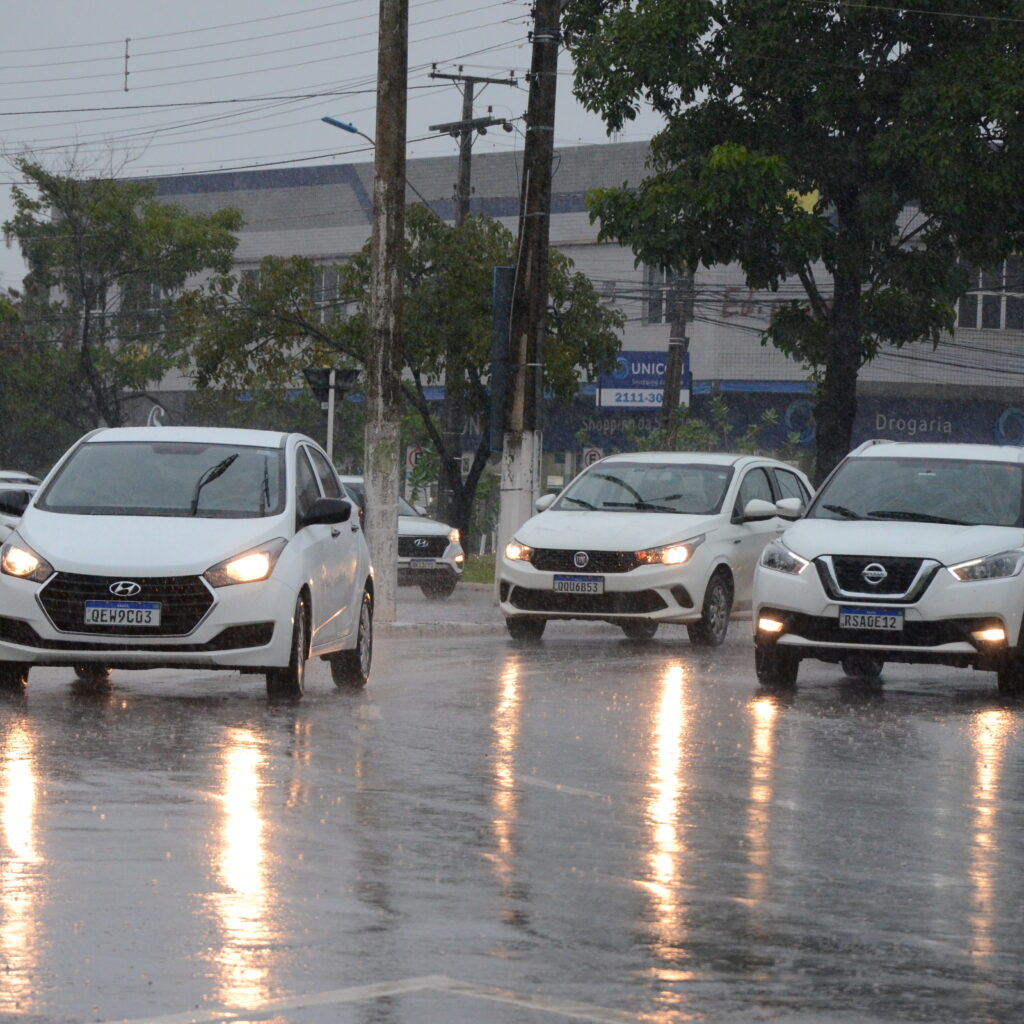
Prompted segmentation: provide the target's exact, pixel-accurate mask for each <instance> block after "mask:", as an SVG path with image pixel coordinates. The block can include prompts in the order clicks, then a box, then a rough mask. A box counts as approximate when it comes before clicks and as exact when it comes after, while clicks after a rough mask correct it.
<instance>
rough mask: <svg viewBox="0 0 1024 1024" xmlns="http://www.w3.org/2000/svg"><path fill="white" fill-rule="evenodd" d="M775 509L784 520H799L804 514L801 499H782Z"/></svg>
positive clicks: (776, 503)
mask: <svg viewBox="0 0 1024 1024" xmlns="http://www.w3.org/2000/svg"><path fill="white" fill-rule="evenodd" d="M775 508H776V509H777V510H778V511H777V514H778V515H779V516H780V518H782V519H799V518H800V517H801V516H802V515H803V514H804V503H803V502H802V501H801V500H800V499H799V498H780V499H779V500H778V501H777V502H775Z"/></svg>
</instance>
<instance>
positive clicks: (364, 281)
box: [180, 206, 622, 533]
mask: <svg viewBox="0 0 1024 1024" xmlns="http://www.w3.org/2000/svg"><path fill="white" fill-rule="evenodd" d="M514 244H515V243H514V239H513V237H512V235H511V233H510V232H509V231H508V230H507V229H506V228H504V227H503V226H502V225H501V224H500V223H498V222H497V221H495V220H493V219H491V218H488V217H485V216H473V217H468V218H467V219H466V220H465V221H464V222H463V223H462V224H461V225H458V226H456V227H452V226H449V225H446V224H445V223H444V221H442V220H441V219H440V218H439V217H438V216H437V215H436V214H434V213H432V212H431V211H430V210H429V209H427V208H426V207H424V206H413V207H410V209H409V210H408V211H407V213H406V246H407V249H406V254H405V262H404V273H405V296H404V299H403V303H404V305H403V314H402V319H403V338H402V344H403V351H402V356H403V360H404V364H405V366H404V370H405V372H404V374H403V381H402V391H403V395H404V398H405V401H406V402H407V403H408V405H409V407H411V408H412V409H414V410H415V411H416V412H417V414H418V415H419V418H420V422H421V424H422V428H423V430H424V431H425V434H426V437H427V438H428V439H429V443H430V445H431V446H432V447H433V449H434V451H435V452H436V453H437V455H438V457H439V459H440V460H452V459H454V458H459V457H461V456H462V452H461V450H459V451H450V450H448V448H447V447H446V444H445V438H444V434H443V431H442V428H441V424H440V422H439V419H438V415H437V411H436V408H435V405H434V403H432V402H431V401H430V400H429V399H428V397H427V394H428V391H427V389H428V388H429V387H431V386H432V385H435V384H437V383H440V382H441V381H442V380H443V379H444V371H445V353H446V350H447V346H448V344H449V341H450V339H451V336H452V334H453V333H454V334H456V335H457V338H456V340H457V343H458V345H459V347H460V348H461V351H462V352H463V353H464V357H465V366H466V377H465V380H463V381H462V382H459V381H454V382H450V386H452V387H455V388H458V391H459V397H460V399H461V400H462V402H463V403H464V408H465V412H466V416H467V419H469V420H472V421H474V422H475V425H477V426H478V427H479V437H480V440H479V442H478V444H477V447H476V451H475V452H474V455H473V460H472V465H471V466H470V467H469V471H468V473H467V474H466V476H465V479H458V480H456V481H455V484H456V493H455V499H456V500H455V514H454V515H453V516H452V520H453V524H452V525H454V526H458V527H459V529H460V530H462V531H463V532H464V533H465V532H468V530H469V528H470V521H471V509H472V504H473V496H474V494H475V493H476V489H477V486H478V484H479V481H480V478H481V475H482V473H483V471H484V468H485V466H486V464H487V461H488V455H489V452H488V436H489V429H490V421H491V420H490V418H491V403H490V390H489V388H490V364H489V353H490V344H491V307H492V297H491V290H492V277H493V268H494V267H495V266H498V265H509V264H511V263H513V262H514V260H513V255H514ZM337 271H338V274H339V281H340V290H341V295H342V297H343V298H342V299H341V300H339V304H338V306H336V307H333V308H332V307H331V306H330V305H326V306H325V305H324V304H323V303H318V302H317V301H316V300H315V297H314V294H313V289H312V281H313V277H314V272H315V267H314V264H313V263H312V262H311V261H310V260H308V259H304V258H300V257H293V258H290V259H280V258H274V257H268V258H267V259H264V260H263V262H262V263H261V265H260V269H259V272H258V274H255V275H242V276H241V277H239V276H238V275H234V274H226V275H218V276H216V277H214V278H213V279H212V280H210V281H209V282H208V286H207V288H206V290H205V292H204V293H203V294H201V295H191V296H188V297H186V298H185V300H184V301H183V302H182V303H181V304H180V316H181V321H180V323H181V330H182V332H183V333H187V334H189V335H190V336H191V337H192V339H193V343H192V346H191V349H190V353H189V354H190V358H191V368H192V372H193V374H194V378H195V381H196V384H197V386H198V387H199V388H201V389H203V388H211V387H219V388H232V389H243V390H253V391H255V390H258V389H261V388H267V387H272V388H274V387H277V388H279V387H282V386H287V385H288V384H289V383H290V382H294V381H295V380H297V379H301V378H300V372H301V368H302V367H303V366H309V365H332V366H339V367H340V366H354V367H358V366H361V365H362V364H363V361H364V358H365V353H366V345H367V338H368V336H369V331H368V300H369V294H368V291H369V276H370V251H369V245H367V246H366V247H364V248H363V249H362V251H360V252H359V253H357V254H356V255H355V256H354V257H353V258H352V259H351V260H350V261H349V262H348V263H346V264H343V265H341V266H339V267H338V268H337ZM549 291H550V301H549V316H548V321H547V335H546V338H545V374H546V377H545V381H546V385H547V388H548V389H549V390H550V391H551V392H552V393H553V394H554V395H555V396H556V397H558V398H560V399H562V400H566V401H567V400H569V399H571V397H572V396H573V395H574V394H575V393H576V390H577V387H578V381H579V372H580V371H581V370H582V371H583V372H589V373H594V372H596V371H597V370H598V368H606V367H608V366H609V365H610V364H611V361H612V360H613V358H614V355H615V353H616V352H617V351H618V348H619V338H618V333H617V332H618V328H620V327H621V325H622V319H621V315H620V314H619V313H618V312H616V311H614V310H610V309H608V308H607V307H605V306H603V305H602V304H601V302H600V300H599V297H598V296H597V294H596V292H595V290H594V288H593V287H592V285H591V284H590V282H589V281H588V280H587V278H586V277H584V276H583V275H582V274H579V273H577V272H575V271H574V270H573V266H572V261H571V260H569V259H568V258H566V257H565V256H563V255H561V254H559V253H557V252H552V254H551V280H550V289H549ZM342 304H345V305H347V304H351V308H352V309H353V310H354V311H353V312H352V313H351V315H344V316H343V315H340V310H341V305H342ZM332 313H337V314H339V315H332ZM460 448H461V446H460Z"/></svg>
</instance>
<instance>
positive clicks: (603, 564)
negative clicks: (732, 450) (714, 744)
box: [497, 452, 811, 647]
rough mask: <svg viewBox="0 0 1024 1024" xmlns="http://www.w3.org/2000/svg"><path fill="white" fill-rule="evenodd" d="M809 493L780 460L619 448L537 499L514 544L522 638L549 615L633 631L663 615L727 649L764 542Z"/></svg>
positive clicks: (637, 635) (508, 561)
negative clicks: (561, 487) (629, 451)
mask: <svg viewBox="0 0 1024 1024" xmlns="http://www.w3.org/2000/svg"><path fill="white" fill-rule="evenodd" d="M810 495H811V485H810V482H809V481H808V479H807V477H806V476H805V475H804V474H803V473H802V472H801V471H800V470H798V469H795V468H794V467H792V466H790V465H788V464H786V463H784V462H779V461H777V460H775V459H768V458H760V457H757V456H750V455H710V454H705V453H700V452H641V453H636V454H631V455H611V456H609V457H608V458H605V459H602V460H600V461H599V462H596V463H594V465H592V466H590V467H589V468H588V469H586V470H584V472H583V473H581V474H580V475H579V476H578V477H576V478H575V479H574V480H573V481H572V482H571V483H570V484H569V485H568V486H567V487H566V488H565V489H564V490H563V491H562V492H561V493H560V494H558V495H557V496H554V495H545V496H544V497H542V498H540V499H539V500H538V502H537V507H538V509H539V514H538V515H536V516H534V517H533V518H532V519H529V520H527V522H526V523H524V524H523V525H522V526H521V527H520V528H519V529H518V530H517V531H516V533H515V537H514V538H513V539H512V541H511V542H510V543H509V544H507V545H506V546H505V549H504V551H503V552H502V554H501V558H500V560H499V563H498V572H497V588H498V600H499V604H500V607H501V612H502V614H503V615H504V616H505V625H506V626H507V628H508V631H509V633H510V635H511V636H512V637H513V639H516V640H537V639H539V638H540V636H541V635H542V634H543V632H544V628H545V626H546V624H547V622H548V621H549V620H551V619H600V620H604V621H606V622H611V623H613V624H615V625H618V626H620V627H621V628H622V631H623V632H624V633H625V634H626V636H627V637H629V638H631V639H637V640H642V639H650V638H651V637H653V636H654V634H655V632H656V631H657V629H658V625H659V624H660V623H662V622H677V623H685V624H686V626H687V630H688V632H689V636H690V641H691V642H692V643H694V644H699V645H704V646H712V647H714V646H718V645H719V644H721V643H722V641H723V640H724V639H725V636H726V631H727V630H728V627H729V616H730V614H731V613H732V611H733V610H741V609H743V608H745V607H746V608H749V606H750V592H751V580H752V577H753V573H754V566H755V565H756V564H757V560H758V558H759V557H760V555H761V551H762V549H763V548H764V546H765V544H766V543H767V542H768V541H769V540H771V539H773V538H775V537H776V536H778V534H780V533H781V532H782V530H783V528H784V527H785V526H786V525H787V521H788V520H791V519H794V518H796V517H797V516H799V515H800V513H801V511H802V510H803V509H804V508H805V507H806V505H807V503H808V501H809V500H810Z"/></svg>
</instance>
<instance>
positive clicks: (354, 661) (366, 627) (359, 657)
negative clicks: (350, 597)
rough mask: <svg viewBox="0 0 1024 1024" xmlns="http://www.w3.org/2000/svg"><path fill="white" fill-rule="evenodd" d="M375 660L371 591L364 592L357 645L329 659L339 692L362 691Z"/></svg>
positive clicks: (332, 676) (360, 607)
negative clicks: (343, 690) (371, 664)
mask: <svg viewBox="0 0 1024 1024" xmlns="http://www.w3.org/2000/svg"><path fill="white" fill-rule="evenodd" d="M372 660H373V598H372V597H371V596H370V593H369V591H364V592H363V600H362V603H361V605H360V606H359V629H358V632H357V634H356V645H355V647H354V648H353V649H352V650H351V651H338V653H337V654H332V655H331V657H330V658H329V659H328V664H329V665H330V666H331V678H332V679H333V680H334V685H335V686H336V687H338V689H339V690H342V689H345V690H351V689H360V688H361V687H363V686H365V685H366V681H367V680H368V679H369V678H370V662H371V661H372Z"/></svg>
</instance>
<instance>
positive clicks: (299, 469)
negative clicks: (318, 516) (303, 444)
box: [295, 448, 320, 516]
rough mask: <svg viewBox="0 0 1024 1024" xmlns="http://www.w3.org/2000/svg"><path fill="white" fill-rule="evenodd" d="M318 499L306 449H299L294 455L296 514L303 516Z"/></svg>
mask: <svg viewBox="0 0 1024 1024" xmlns="http://www.w3.org/2000/svg"><path fill="white" fill-rule="evenodd" d="M319 497H320V486H319V485H318V484H317V482H316V476H315V474H314V473H313V467H312V466H311V465H310V464H309V459H308V458H307V456H306V449H305V448H300V449H299V450H298V451H297V452H296V453H295V508H296V511H297V512H298V514H299V515H300V516H304V515H305V514H306V513H307V512H308V511H309V508H310V506H311V505H312V504H313V502H314V501H316V499H317V498H319Z"/></svg>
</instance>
